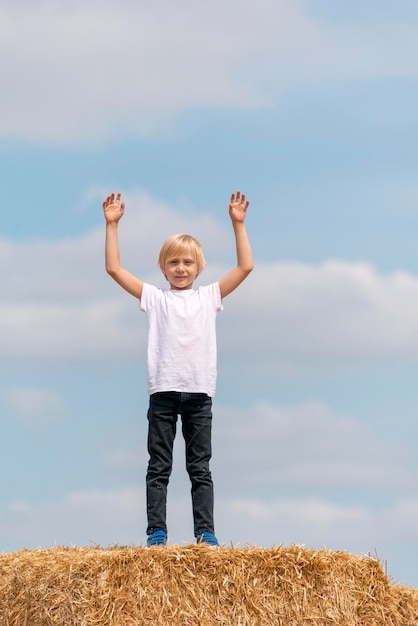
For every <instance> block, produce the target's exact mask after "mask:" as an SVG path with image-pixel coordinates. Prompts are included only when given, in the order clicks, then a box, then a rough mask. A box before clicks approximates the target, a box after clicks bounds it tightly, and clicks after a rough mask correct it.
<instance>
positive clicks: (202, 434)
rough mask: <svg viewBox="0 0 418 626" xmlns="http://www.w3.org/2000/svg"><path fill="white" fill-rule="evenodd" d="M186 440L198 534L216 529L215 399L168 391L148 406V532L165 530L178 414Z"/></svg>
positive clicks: (155, 395) (154, 395) (187, 462)
mask: <svg viewBox="0 0 418 626" xmlns="http://www.w3.org/2000/svg"><path fill="white" fill-rule="evenodd" d="M178 415H180V416H181V421H182V432H183V437H184V441H185V443H186V469H187V472H188V474H189V478H190V481H191V484H192V488H191V493H192V506H193V522H194V533H195V536H196V537H197V535H199V534H200V533H202V532H204V531H209V532H212V533H213V532H214V524H213V483H212V476H211V473H210V471H209V461H210V458H211V456H212V443H211V440H212V398H210V397H209V396H207V395H206V394H204V393H184V392H178V391H164V392H160V393H154V394H152V395H151V396H150V403H149V409H148V452H149V462H148V471H147V477H146V484H147V515H148V528H147V534H148V535H150V534H151V533H152V532H154V530H159V529H161V530H165V531H166V532H167V525H166V508H167V485H168V481H169V479H170V474H171V470H172V462H173V444H174V437H175V436H176V428H177V417H178Z"/></svg>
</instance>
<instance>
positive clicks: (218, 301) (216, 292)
mask: <svg viewBox="0 0 418 626" xmlns="http://www.w3.org/2000/svg"><path fill="white" fill-rule="evenodd" d="M202 289H204V290H205V291H206V294H207V296H208V298H209V300H210V302H211V303H212V306H213V308H214V309H215V311H216V312H217V313H219V311H222V310H223V308H224V307H223V304H222V298H221V289H220V287H219V283H212V284H211V285H206V286H205V287H202Z"/></svg>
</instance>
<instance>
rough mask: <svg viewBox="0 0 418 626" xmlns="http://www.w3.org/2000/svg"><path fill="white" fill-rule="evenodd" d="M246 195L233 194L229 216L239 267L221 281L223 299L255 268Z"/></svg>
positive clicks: (238, 192)
mask: <svg viewBox="0 0 418 626" xmlns="http://www.w3.org/2000/svg"><path fill="white" fill-rule="evenodd" d="M249 204H250V203H249V202H248V200H246V199H245V194H244V193H243V194H242V195H241V192H240V191H237V192H236V193H233V194H232V196H231V202H230V204H229V216H230V218H231V221H232V227H233V229H234V234H235V243H236V249H237V266H236V267H234V269H233V270H231V271H230V272H228V274H226V275H225V276H224V277H223V278H221V280H220V281H219V288H220V290H221V297H222V298H225V297H226V296H228V295H229V294H230V293H231V292H232V291H234V289H236V288H237V287H238V285H240V284H241V283H242V281H243V280H245V279H246V278H247V276H248V274H249V273H250V272H251V271H252V269H253V267H254V263H253V255H252V252H251V246H250V242H249V240H248V235H247V230H246V228H245V224H244V220H245V214H246V212H247V209H248V207H249Z"/></svg>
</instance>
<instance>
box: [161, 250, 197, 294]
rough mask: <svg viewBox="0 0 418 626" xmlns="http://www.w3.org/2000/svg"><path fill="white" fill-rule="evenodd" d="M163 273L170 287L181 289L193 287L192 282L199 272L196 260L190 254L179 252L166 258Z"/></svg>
mask: <svg viewBox="0 0 418 626" xmlns="http://www.w3.org/2000/svg"><path fill="white" fill-rule="evenodd" d="M163 274H164V276H165V277H166V279H167V280H168V282H169V283H170V287H171V289H177V290H183V289H191V288H192V287H193V282H194V280H195V279H196V277H197V276H198V274H199V272H198V267H197V263H196V260H195V259H194V258H193V257H192V256H191V255H190V254H179V255H178V256H176V257H173V258H171V259H167V261H166V262H165V264H164V268H163Z"/></svg>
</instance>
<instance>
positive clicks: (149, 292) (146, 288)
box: [139, 283, 158, 313]
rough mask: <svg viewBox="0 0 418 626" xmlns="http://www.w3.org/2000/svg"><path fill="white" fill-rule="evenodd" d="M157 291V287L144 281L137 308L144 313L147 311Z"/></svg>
mask: <svg viewBox="0 0 418 626" xmlns="http://www.w3.org/2000/svg"><path fill="white" fill-rule="evenodd" d="M157 293H158V288H157V287H154V285H149V284H148V283H144V284H143V286H142V295H141V299H140V301H139V308H140V310H141V311H144V313H147V311H149V309H150V307H152V305H153V303H154V302H155V298H156V296H157Z"/></svg>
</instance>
